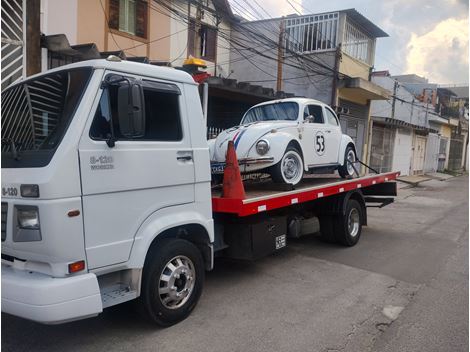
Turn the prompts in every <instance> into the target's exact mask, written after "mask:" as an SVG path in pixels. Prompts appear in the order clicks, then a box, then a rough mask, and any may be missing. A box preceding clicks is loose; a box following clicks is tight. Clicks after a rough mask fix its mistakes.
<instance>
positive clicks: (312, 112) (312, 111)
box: [304, 105, 324, 123]
mask: <svg viewBox="0 0 470 352" xmlns="http://www.w3.org/2000/svg"><path fill="white" fill-rule="evenodd" d="M308 116H313V123H323V122H324V119H323V112H322V108H321V106H320V105H307V106H306V107H305V109H304V119H305V118H306V117H308Z"/></svg>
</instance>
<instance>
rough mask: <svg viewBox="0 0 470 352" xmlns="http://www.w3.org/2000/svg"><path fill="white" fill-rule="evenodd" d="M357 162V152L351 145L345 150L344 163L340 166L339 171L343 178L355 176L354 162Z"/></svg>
mask: <svg viewBox="0 0 470 352" xmlns="http://www.w3.org/2000/svg"><path fill="white" fill-rule="evenodd" d="M355 162H356V153H355V152H354V148H353V147H351V146H349V147H347V148H346V151H345V152H344V164H343V165H342V166H340V167H339V168H338V173H339V175H340V176H341V177H342V178H347V177H352V176H354V167H353V163H355Z"/></svg>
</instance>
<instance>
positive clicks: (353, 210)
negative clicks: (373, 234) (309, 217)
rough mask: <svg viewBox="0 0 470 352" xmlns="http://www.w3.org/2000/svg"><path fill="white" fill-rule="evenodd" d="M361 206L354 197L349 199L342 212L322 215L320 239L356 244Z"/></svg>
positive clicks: (346, 244)
mask: <svg viewBox="0 0 470 352" xmlns="http://www.w3.org/2000/svg"><path fill="white" fill-rule="evenodd" d="M362 211H363V210H362V207H361V204H360V203H359V202H358V201H357V200H355V199H349V200H348V203H347V204H346V209H345V212H344V214H343V213H340V214H336V215H333V216H328V215H325V216H322V217H321V218H320V234H321V239H322V240H324V241H325V242H329V243H338V244H340V245H343V246H346V247H352V246H354V245H356V243H357V242H358V241H359V238H360V237H361V232H362V220H363V214H362Z"/></svg>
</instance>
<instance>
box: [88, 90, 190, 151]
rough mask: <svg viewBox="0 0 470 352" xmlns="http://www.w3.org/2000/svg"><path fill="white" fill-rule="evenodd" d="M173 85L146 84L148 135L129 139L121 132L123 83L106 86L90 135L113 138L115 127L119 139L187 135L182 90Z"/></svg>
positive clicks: (167, 139)
mask: <svg viewBox="0 0 470 352" xmlns="http://www.w3.org/2000/svg"><path fill="white" fill-rule="evenodd" d="M164 85H166V86H168V87H165V86H164ZM171 86H172V85H170V84H162V85H158V84H155V85H153V86H152V84H146V85H144V87H143V93H144V104H145V134H144V135H143V136H142V137H137V138H128V137H124V136H123V135H121V133H120V130H119V118H118V88H119V85H118V84H116V85H109V86H108V87H107V88H105V89H103V94H102V95H101V99H100V103H99V105H98V108H97V110H96V113H95V116H94V118H93V122H92V124H91V128H90V137H91V138H92V139H95V140H106V139H108V138H110V137H111V129H112V130H113V132H114V138H115V140H117V141H119V140H144V141H165V142H171V141H180V140H181V139H182V138H183V131H182V126H181V115H180V106H179V97H180V95H179V89H177V87H176V86H175V87H176V88H173V87H171ZM161 87H163V89H162V88H161ZM170 88H171V89H170Z"/></svg>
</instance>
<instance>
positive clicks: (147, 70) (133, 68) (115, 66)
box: [15, 59, 197, 85]
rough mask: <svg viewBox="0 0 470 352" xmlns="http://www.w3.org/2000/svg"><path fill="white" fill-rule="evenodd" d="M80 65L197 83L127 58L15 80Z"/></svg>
mask: <svg viewBox="0 0 470 352" xmlns="http://www.w3.org/2000/svg"><path fill="white" fill-rule="evenodd" d="M80 67H91V68H93V69H107V70H113V71H118V72H122V73H129V74H135V75H138V76H146V77H149V78H157V79H165V80H169V81H174V82H180V83H188V84H194V85H196V84H197V83H196V82H194V79H193V78H192V76H191V75H190V74H188V73H187V72H184V71H181V70H176V69H174V68H171V67H161V66H155V65H150V64H144V63H140V62H132V61H126V60H120V61H111V60H108V59H97V60H85V61H80V62H76V63H73V64H69V65H64V66H60V67H57V68H54V69H51V70H48V71H44V72H41V73H38V74H35V75H32V76H30V77H27V78H26V79H25V80H20V81H18V82H15V84H16V83H21V82H23V81H26V80H29V79H34V78H36V77H38V76H40V75H43V74H49V73H54V72H59V71H63V70H69V69H75V68H80Z"/></svg>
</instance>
